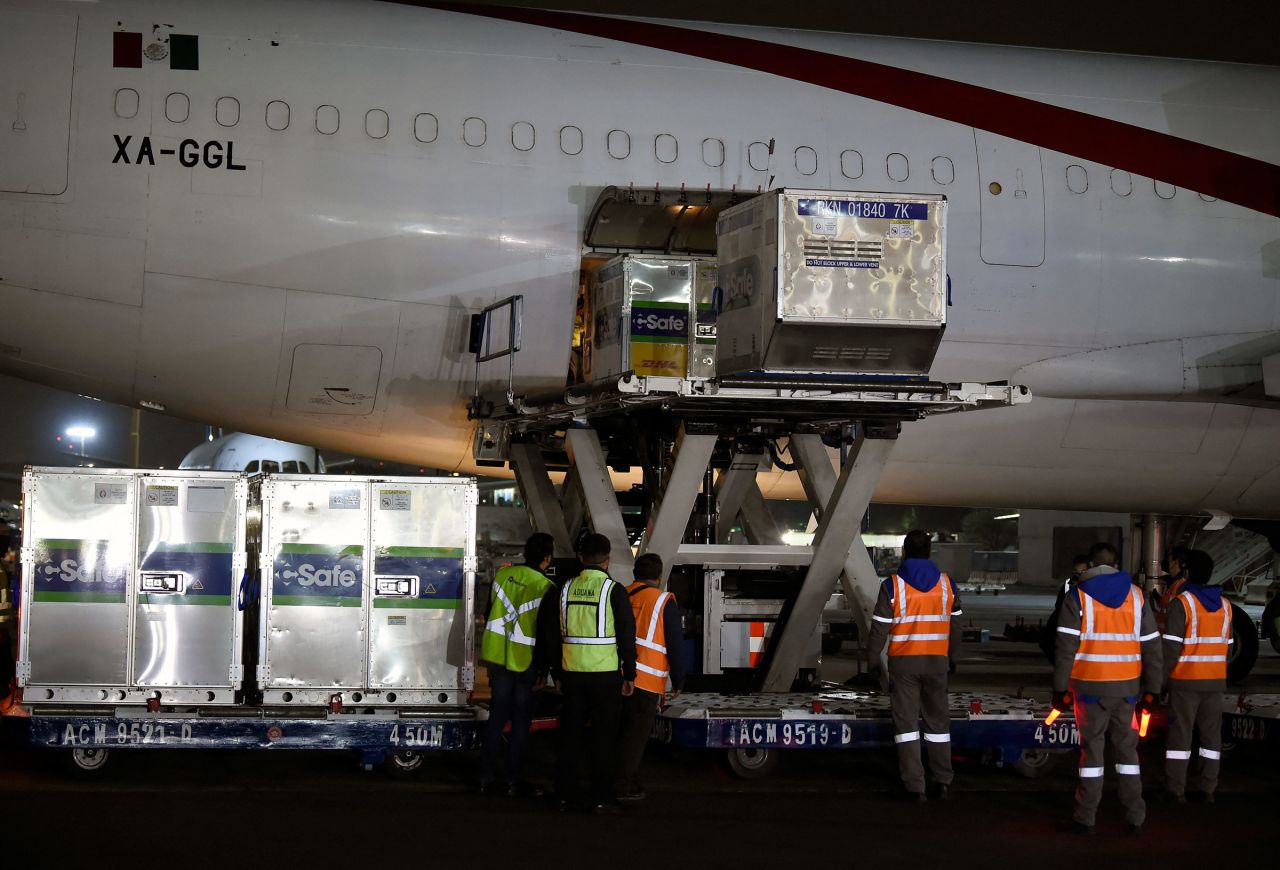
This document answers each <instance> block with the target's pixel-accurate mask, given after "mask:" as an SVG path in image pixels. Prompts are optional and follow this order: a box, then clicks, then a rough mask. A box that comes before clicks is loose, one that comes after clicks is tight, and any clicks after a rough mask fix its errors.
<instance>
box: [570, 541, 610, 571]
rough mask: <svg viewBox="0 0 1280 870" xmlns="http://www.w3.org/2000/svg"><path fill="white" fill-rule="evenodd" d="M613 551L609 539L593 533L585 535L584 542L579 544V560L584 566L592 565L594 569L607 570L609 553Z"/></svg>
mask: <svg viewBox="0 0 1280 870" xmlns="http://www.w3.org/2000/svg"><path fill="white" fill-rule="evenodd" d="M612 549H613V548H612V547H611V546H610V545H609V539H608V538H606V537H605V536H604V535H600V534H596V533H595V532H592V533H591V534H589V535H583V536H582V540H581V541H579V542H578V559H579V560H580V561H581V562H582V564H584V565H590V566H591V567H592V568H607V567H608V566H609V552H610V550H612Z"/></svg>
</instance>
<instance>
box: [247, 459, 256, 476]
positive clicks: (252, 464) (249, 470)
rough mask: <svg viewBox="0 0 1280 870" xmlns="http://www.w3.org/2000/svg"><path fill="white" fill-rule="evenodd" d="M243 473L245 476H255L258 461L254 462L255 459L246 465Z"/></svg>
mask: <svg viewBox="0 0 1280 870" xmlns="http://www.w3.org/2000/svg"><path fill="white" fill-rule="evenodd" d="M244 473H245V474H257V473H258V460H256V459H255V460H253V461H252V462H250V463H249V464H248V465H246V466H245V467H244Z"/></svg>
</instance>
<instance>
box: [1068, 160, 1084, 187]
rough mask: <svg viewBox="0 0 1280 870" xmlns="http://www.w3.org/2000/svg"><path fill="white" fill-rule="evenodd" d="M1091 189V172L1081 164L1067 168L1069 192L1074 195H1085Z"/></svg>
mask: <svg viewBox="0 0 1280 870" xmlns="http://www.w3.org/2000/svg"><path fill="white" fill-rule="evenodd" d="M1088 189H1089V170H1087V169H1085V168H1084V167H1083V166H1081V165H1080V164H1079V163H1072V164H1071V165H1070V166H1068V167H1067V190H1069V191H1071V192H1072V193H1084V192H1085V191H1086V190H1088Z"/></svg>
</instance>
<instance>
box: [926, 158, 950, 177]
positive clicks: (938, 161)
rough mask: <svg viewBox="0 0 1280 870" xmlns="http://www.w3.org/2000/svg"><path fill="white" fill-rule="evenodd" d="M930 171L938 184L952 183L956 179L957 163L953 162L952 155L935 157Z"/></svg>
mask: <svg viewBox="0 0 1280 870" xmlns="http://www.w3.org/2000/svg"><path fill="white" fill-rule="evenodd" d="M929 171H930V172H931V173H932V174H933V180H934V181H936V182H938V184H950V183H951V182H953V181H955V180H956V165H955V164H954V163H952V162H951V158H950V157H935V158H933V165H932V166H930V167H929Z"/></svg>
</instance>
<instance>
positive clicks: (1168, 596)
mask: <svg viewBox="0 0 1280 870" xmlns="http://www.w3.org/2000/svg"><path fill="white" fill-rule="evenodd" d="M1186 585H1187V578H1186V577H1181V578H1179V579H1177V580H1174V581H1173V582H1172V583H1170V584H1169V585H1168V586H1167V587H1165V590H1164V592H1162V593H1160V607H1159V609H1158V610H1156V628H1158V629H1160V630H1161V631H1164V627H1165V625H1167V624H1168V622H1169V606H1170V605H1171V604H1173V602H1174V599H1176V598H1177V597H1178V596H1179V595H1181V594H1182V590H1183V588H1184V587H1185V586H1186Z"/></svg>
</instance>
